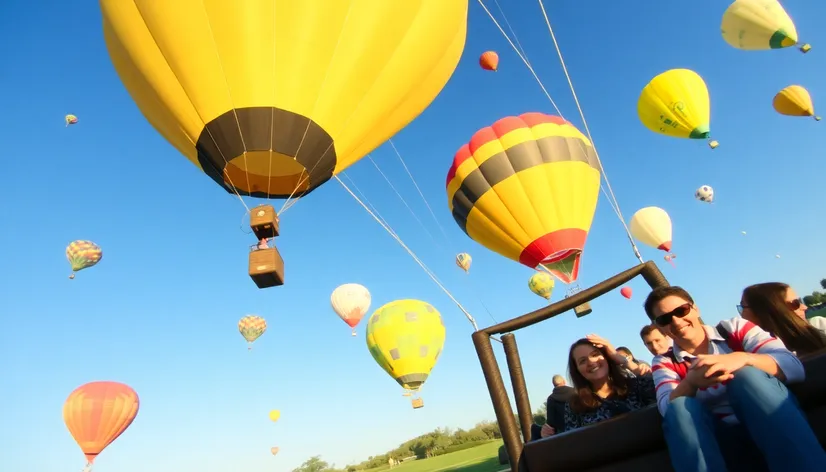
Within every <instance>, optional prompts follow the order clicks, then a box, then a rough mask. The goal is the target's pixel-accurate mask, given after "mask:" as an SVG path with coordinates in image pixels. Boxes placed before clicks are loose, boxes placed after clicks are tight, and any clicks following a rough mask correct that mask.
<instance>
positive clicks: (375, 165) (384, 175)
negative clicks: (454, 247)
mask: <svg viewBox="0 0 826 472" xmlns="http://www.w3.org/2000/svg"><path fill="white" fill-rule="evenodd" d="M367 159H369V160H370V162H371V163H372V164H373V167H375V168H376V170H377V171H379V174H381V176H382V177H384V180H385V181H386V182H387V185H389V186H390V188H391V189H393V192H395V193H396V196H397V197H399V200H401V201H402V203H403V204H404V206H405V207H407V210H408V211H410V214H411V215H413V219H415V220H416V222H418V223H419V226H421V227H422V229H423V230H424V232H425V233H427V235H428V236H429V237H430V239H431V240H432V241H433V244H435V245H436V246H437V247H438V248H439V249H442V250H446V249H445V248H443V247H442V245H441V244H439V242H438V241H436V238H435V237H433V233H431V232H430V230H429V229H427V226H425V224H424V223H423V222H422V220H421V219H420V218H419V216H418V215H417V214H416V212H415V211H413V208H411V207H410V205H409V204H408V203H407V200H405V199H404V197H402V194H401V193H399V191H398V190H397V189H396V186H395V185H393V182H391V181H390V179H389V178H387V175H386V174H385V173H384V172H383V171H382V170H381V168H380V167H379V165H378V164H376V161H374V160H373V157H372V156H370V155H369V154H368V155H367Z"/></svg>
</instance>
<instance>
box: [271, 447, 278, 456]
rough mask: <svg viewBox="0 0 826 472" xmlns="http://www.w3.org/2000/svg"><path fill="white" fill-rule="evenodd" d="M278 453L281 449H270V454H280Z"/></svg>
mask: <svg viewBox="0 0 826 472" xmlns="http://www.w3.org/2000/svg"><path fill="white" fill-rule="evenodd" d="M278 451H279V449H278V448H277V447H271V448H270V452H271V453H272V455H276V454H278Z"/></svg>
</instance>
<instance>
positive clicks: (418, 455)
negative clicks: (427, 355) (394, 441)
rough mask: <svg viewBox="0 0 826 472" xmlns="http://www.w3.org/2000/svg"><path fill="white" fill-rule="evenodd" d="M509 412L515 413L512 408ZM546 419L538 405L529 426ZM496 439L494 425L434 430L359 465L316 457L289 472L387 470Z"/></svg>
mask: <svg viewBox="0 0 826 472" xmlns="http://www.w3.org/2000/svg"><path fill="white" fill-rule="evenodd" d="M513 410H514V411H516V408H513ZM546 418H547V405H546V404H545V402H542V405H541V406H540V407H539V408H538V409H537V410H536V411H535V412H534V413H533V422H534V423H536V424H539V425H542V424H545V422H546V421H547V419H546ZM516 424H517V426H518V425H519V417H518V416H517V417H516ZM497 439H502V433H501V432H500V431H499V423H497V422H495V421H482V422H480V423H477V424H476V425H475V426H474V427H473V428H470V429H468V430H465V429H462V428H458V429H456V430H451V429H450V428H436V429H434V430H433V431H431V432H429V433H425V434H422V435H421V436H417V437H415V438H413V439H410V440H408V441H405V442H404V443H402V444H401V445H400V446H399V447H397V448H395V449H393V450H391V451H387V452H385V453H384V454H380V455H377V456H370V457H368V458H367V460H365V461H363V462H361V463H359V464H354V465H347V466H344V467H343V468H336V466H335V465H334V464H329V463H328V462H326V461H324V460H323V459H322V458H321V456H320V455H317V456H313V457H311V458H309V459H307V460H306V461H304V463H303V464H301V465H300V466H299V467H297V468H295V469H293V472H359V471H363V470H370V469H375V468H379V467H387V465H388V463H389V460H390V459H393V460H395V461H399V462H401V461H403V460H405V459H411V458H415V459H426V458H428V457H434V456H440V455H442V454H449V453H451V452H456V451H461V450H463V449H470V448H472V447H476V446H478V445H481V444H484V443H486V442H488V441H493V440H497Z"/></svg>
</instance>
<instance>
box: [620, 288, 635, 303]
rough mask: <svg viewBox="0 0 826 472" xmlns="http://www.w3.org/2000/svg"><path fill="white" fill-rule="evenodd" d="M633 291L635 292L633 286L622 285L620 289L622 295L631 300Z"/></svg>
mask: <svg viewBox="0 0 826 472" xmlns="http://www.w3.org/2000/svg"><path fill="white" fill-rule="evenodd" d="M632 293H633V292H632V291H631V287H622V288H621V289H620V295H622V296H623V297H625V298H627V299H629V300H630V299H631V294H632Z"/></svg>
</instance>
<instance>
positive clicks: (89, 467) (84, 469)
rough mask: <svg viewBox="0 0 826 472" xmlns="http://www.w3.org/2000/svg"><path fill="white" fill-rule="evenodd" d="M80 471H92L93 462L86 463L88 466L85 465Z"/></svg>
mask: <svg viewBox="0 0 826 472" xmlns="http://www.w3.org/2000/svg"><path fill="white" fill-rule="evenodd" d="M80 472H92V463H91V462H89V463H88V464H86V467H84V468H83V469H82V470H81V471H80Z"/></svg>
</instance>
